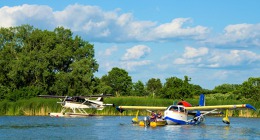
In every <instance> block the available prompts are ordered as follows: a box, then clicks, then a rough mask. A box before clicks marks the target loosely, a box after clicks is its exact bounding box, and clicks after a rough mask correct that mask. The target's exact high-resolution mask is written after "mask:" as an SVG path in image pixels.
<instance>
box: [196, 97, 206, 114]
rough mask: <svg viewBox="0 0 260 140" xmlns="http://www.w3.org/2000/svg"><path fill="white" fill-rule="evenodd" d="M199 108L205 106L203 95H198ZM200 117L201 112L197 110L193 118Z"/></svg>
mask: <svg viewBox="0 0 260 140" xmlns="http://www.w3.org/2000/svg"><path fill="white" fill-rule="evenodd" d="M199 106H205V96H204V94H200V100H199ZM200 115H201V112H200V111H199V110H198V111H197V113H196V114H195V117H198V116H200Z"/></svg>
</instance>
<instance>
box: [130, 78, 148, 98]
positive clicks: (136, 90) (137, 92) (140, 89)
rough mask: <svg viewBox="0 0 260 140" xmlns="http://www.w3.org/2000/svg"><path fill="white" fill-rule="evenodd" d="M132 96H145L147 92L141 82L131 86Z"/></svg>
mask: <svg viewBox="0 0 260 140" xmlns="http://www.w3.org/2000/svg"><path fill="white" fill-rule="evenodd" d="M131 95H133V96H146V95H147V92H146V90H145V87H144V84H143V82H141V81H140V80H139V81H137V82H136V83H134V84H133V90H132V92H131Z"/></svg>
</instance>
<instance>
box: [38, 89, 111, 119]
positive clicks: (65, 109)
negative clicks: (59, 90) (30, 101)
mask: <svg viewBox="0 0 260 140" xmlns="http://www.w3.org/2000/svg"><path fill="white" fill-rule="evenodd" d="M109 96H112V95H110V94H109V95H108V94H107V95H103V94H101V95H89V96H56V95H38V97H42V98H59V99H60V102H57V103H58V104H61V107H62V109H61V112H59V113H49V115H50V116H51V117H86V116H93V115H94V114H89V113H87V112H86V110H85V109H96V110H103V109H104V108H105V107H106V106H114V104H104V102H103V98H104V97H109ZM93 98H97V99H93Z"/></svg>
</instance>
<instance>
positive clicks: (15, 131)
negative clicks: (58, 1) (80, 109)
mask: <svg viewBox="0 0 260 140" xmlns="http://www.w3.org/2000/svg"><path fill="white" fill-rule="evenodd" d="M132 118H133V117H128V116H102V117H87V118H51V117H48V116H46V117H27V116H2V117H0V140H5V139H26V140H27V139H65V140H66V139H68V140H71V139H73V140H74V139H90V140H95V139H111V140H117V139H119V140H124V139H126V140H130V139H131V140H135V139H149V140H150V139H156V140H158V139H171V140H172V139H178V140H179V139H233V140H237V139H241V140H244V139H259V140H260V119H259V118H230V121H231V124H230V125H226V124H224V123H222V118H219V117H207V118H206V122H205V124H202V125H197V126H190V125H182V126H180V125H179V126H175V125H168V126H164V127H156V128H150V127H146V128H145V127H140V126H138V125H133V124H131V119H132ZM140 118H141V117H139V119H140Z"/></svg>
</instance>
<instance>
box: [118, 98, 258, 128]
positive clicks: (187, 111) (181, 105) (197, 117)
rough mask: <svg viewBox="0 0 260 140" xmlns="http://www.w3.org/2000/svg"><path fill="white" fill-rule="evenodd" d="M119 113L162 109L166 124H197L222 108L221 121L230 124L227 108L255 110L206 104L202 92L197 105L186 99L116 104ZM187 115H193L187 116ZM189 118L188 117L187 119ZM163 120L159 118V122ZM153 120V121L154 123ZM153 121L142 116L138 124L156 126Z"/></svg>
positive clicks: (134, 120)
mask: <svg viewBox="0 0 260 140" xmlns="http://www.w3.org/2000/svg"><path fill="white" fill-rule="evenodd" d="M116 109H117V110H118V111H120V112H121V113H122V112H123V111H125V110H128V109H131V110H156V111H160V110H163V111H164V116H163V120H164V121H165V122H166V123H165V124H167V125H198V124H201V123H203V122H204V120H205V116H206V115H208V114H213V115H216V114H223V110H224V111H226V112H225V113H224V114H225V117H224V118H223V119H222V121H223V122H224V123H225V124H230V120H229V118H228V111H229V110H240V109H250V110H254V111H256V109H255V107H253V106H252V105H250V104H237V105H216V106H206V105H205V96H204V94H201V95H200V100H199V105H198V106H192V105H191V104H190V103H189V102H187V101H184V100H182V101H179V102H178V103H177V104H173V105H170V106H168V107H157V106H118V107H116ZM189 115H191V116H193V117H191V118H190V117H188V116H189ZM189 118H190V119H189ZM163 120H160V121H159V123H160V124H161V123H162V121H163ZM137 121H138V118H137V115H136V117H135V118H133V119H132V122H135V123H136V122H137ZM154 122H155V123H154ZM154 122H152V123H151V122H150V121H149V117H144V120H142V121H139V125H140V126H147V125H150V126H152V127H155V126H157V123H156V120H155V121H154Z"/></svg>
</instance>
